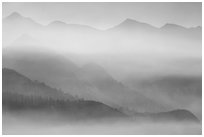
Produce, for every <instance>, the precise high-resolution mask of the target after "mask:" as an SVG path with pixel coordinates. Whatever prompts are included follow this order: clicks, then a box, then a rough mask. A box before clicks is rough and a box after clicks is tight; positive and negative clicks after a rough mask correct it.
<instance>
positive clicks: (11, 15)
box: [8, 12, 22, 19]
mask: <svg viewBox="0 0 204 137" xmlns="http://www.w3.org/2000/svg"><path fill="white" fill-rule="evenodd" d="M8 18H11V19H15V18H22V16H21V14H19V13H18V12H13V13H11V14H10V15H9V16H8Z"/></svg>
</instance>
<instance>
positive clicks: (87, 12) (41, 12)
mask: <svg viewBox="0 0 204 137" xmlns="http://www.w3.org/2000/svg"><path fill="white" fill-rule="evenodd" d="M14 11H16V12H19V13H20V14H22V15H23V16H28V17H31V18H33V19H34V20H36V21H38V22H39V23H42V24H47V23H49V22H51V21H53V20H61V21H64V22H66V23H77V24H85V25H90V26H92V27H96V28H100V29H106V28H109V27H112V26H114V25H116V24H119V23H120V22H122V21H123V20H125V19H126V18H132V19H135V20H137V21H141V22H145V23H149V24H151V25H153V26H157V27H160V26H162V25H164V24H165V23H175V24H178V25H183V26H186V27H192V26H198V25H200V26H201V25H202V4H201V3H167V2H165V3H158V2H157V3H156V2H155V3H142V2H140V3H138V2H137V3H136V2H135V3H130V2H128V3H105V2H104V3H99V2H98V3H91V2H89V3H3V17H5V16H7V15H9V14H11V13H12V12H14Z"/></svg>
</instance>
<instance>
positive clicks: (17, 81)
mask: <svg viewBox="0 0 204 137" xmlns="http://www.w3.org/2000/svg"><path fill="white" fill-rule="evenodd" d="M2 76H3V78H2V87H3V89H2V91H3V92H2V105H3V106H2V108H3V113H4V112H11V113H15V112H24V111H33V112H36V113H38V112H39V113H42V112H46V114H50V115H55V114H57V115H58V116H61V117H63V118H70V119H72V120H74V119H78V120H80V119H100V118H128V117H129V118H134V119H135V120H151V121H155V122H157V121H164V122H166V121H176V122H199V120H198V118H197V117H196V116H195V115H194V114H192V113H191V112H190V111H188V110H184V109H177V110H172V111H168V112H160V113H134V115H128V114H125V112H123V111H122V110H119V109H117V108H113V107H110V106H108V105H106V104H104V103H101V102H97V101H89V100H83V99H77V98H74V97H73V96H72V95H70V94H65V93H64V92H62V91H59V90H57V89H54V88H51V87H49V86H47V85H46V84H44V83H40V82H36V81H32V80H30V79H29V78H27V77H26V76H24V75H22V74H20V73H18V72H16V71H14V70H12V69H7V68H4V69H3V71H2Z"/></svg>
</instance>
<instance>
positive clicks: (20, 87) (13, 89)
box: [2, 68, 75, 100]
mask: <svg viewBox="0 0 204 137" xmlns="http://www.w3.org/2000/svg"><path fill="white" fill-rule="evenodd" d="M2 91H3V92H10V93H15V94H22V95H25V96H37V97H42V98H53V99H68V100H75V98H74V97H73V96H72V95H70V94H68V93H63V92H62V91H59V90H57V89H54V88H51V87H49V86H47V85H46V84H44V83H41V82H38V81H32V80H30V79H29V78H27V77H25V76H23V75H21V74H19V73H18V72H16V71H14V70H12V69H8V68H3V70H2Z"/></svg>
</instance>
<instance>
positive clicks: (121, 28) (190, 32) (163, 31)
mask: <svg viewBox="0 0 204 137" xmlns="http://www.w3.org/2000/svg"><path fill="white" fill-rule="evenodd" d="M45 30H49V31H50V30H54V31H61V32H62V31H63V32H65V31H66V32H69V31H76V32H79V33H83V34H84V33H90V32H91V33H94V34H96V35H100V36H101V35H103V33H105V35H108V34H107V33H110V32H112V31H114V32H117V33H118V34H120V33H124V32H127V33H136V34H149V35H150V34H151V35H167V37H169V36H174V37H175V36H176V37H178V36H179V37H180V38H187V39H189V38H190V39H198V40H201V31H202V28H201V27H200V26H198V27H195V28H185V27H183V26H179V25H176V24H166V25H164V26H163V27H161V28H156V27H153V26H151V25H149V24H147V23H142V22H138V21H136V20H133V19H126V20H125V21H123V22H122V23H120V24H119V25H116V26H115V27H113V28H110V29H108V30H105V31H101V30H97V29H95V28H92V27H90V26H87V25H79V24H67V23H65V22H62V21H53V22H51V23H49V24H48V25H41V24H39V23H36V22H35V21H34V20H32V19H31V18H29V17H23V16H22V15H20V14H19V13H17V12H14V13H12V14H11V15H9V16H7V17H5V18H3V36H4V37H6V38H7V39H4V45H8V44H11V42H12V41H13V40H15V39H17V38H18V37H20V36H21V35H22V34H25V33H30V32H31V31H35V32H36V31H45ZM13 31H14V32H13ZM11 32H12V33H11Z"/></svg>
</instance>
